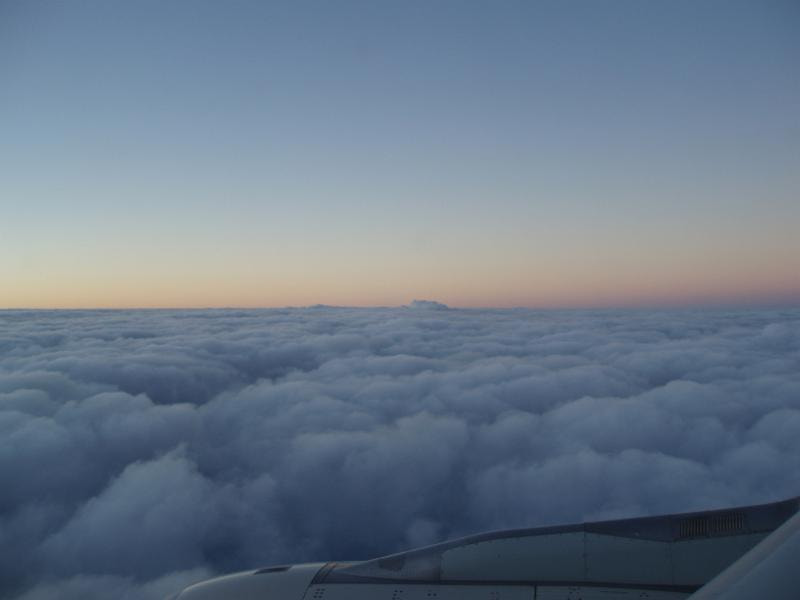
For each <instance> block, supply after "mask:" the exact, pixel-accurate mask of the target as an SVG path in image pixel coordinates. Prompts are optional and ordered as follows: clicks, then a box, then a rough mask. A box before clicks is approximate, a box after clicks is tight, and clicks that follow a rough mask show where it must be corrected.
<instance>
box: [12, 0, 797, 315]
mask: <svg viewBox="0 0 800 600" xmlns="http://www.w3.org/2000/svg"><path fill="white" fill-rule="evenodd" d="M798 27H800V7H798V5H797V4H796V3H794V2H711V1H707V2H658V3H657V2H606V3H598V2H499V3H489V2H424V3H423V2H402V3H401V2H394V3H390V2H341V3H323V2H319V3H306V2H298V3H263V2H188V1H173V2H114V1H112V2H99V1H98V2H91V1H86V2H75V3H59V2H47V1H45V2H2V3H0V82H2V85H0V128H1V129H2V131H3V135H2V136H0V164H2V165H3V177H2V178H0V209H1V210H2V214H3V219H2V220H0V278H2V280H3V281H4V282H5V283H6V284H7V286H6V285H4V286H3V288H2V289H0V306H230V305H241V306H275V305H285V304H313V303H315V302H327V303H342V304H366V305H370V304H402V303H405V302H407V301H408V300H410V299H411V298H413V297H435V298H437V299H440V300H443V301H445V302H448V303H450V304H455V305H464V306H474V305H496V306H508V305H526V306H605V305H648V304H659V305H660V304H693V303H709V302H710V303H734V304H735V303H754V302H764V303H775V302H777V303H785V302H789V303H793V302H797V301H800V276H798V275H797V273H798V272H800V258H798V257H800V242H798V241H797V236H796V230H797V226H798V224H800V202H798V191H800V176H799V175H798V173H800V111H798V107H799V106H800V68H798V66H799V65H798V62H799V59H800V36H799V35H797V33H798Z"/></svg>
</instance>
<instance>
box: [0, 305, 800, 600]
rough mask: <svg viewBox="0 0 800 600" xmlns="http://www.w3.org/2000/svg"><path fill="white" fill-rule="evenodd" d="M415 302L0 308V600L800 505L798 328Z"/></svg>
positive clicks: (140, 592)
mask: <svg viewBox="0 0 800 600" xmlns="http://www.w3.org/2000/svg"><path fill="white" fill-rule="evenodd" d="M414 306H415V308H419V309H420V310H407V309H404V308H398V309H349V308H332V307H313V308H308V309H283V310H264V311H187V312H180V311H120V312H108V311H102V312H92V311H82V312H22V311H6V312H0V349H1V350H0V352H2V353H1V354H0V436H1V438H2V444H0V482H2V494H0V556H2V557H3V559H2V560H0V582H3V583H0V597H2V598H21V599H24V600H39V599H47V598H55V597H59V598H71V597H76V598H77V597H81V598H87V599H91V598H107V597H119V598H126V599H129V600H147V599H150V598H158V597H162V596H164V595H166V594H167V593H168V592H169V591H171V590H170V589H168V588H170V586H172V587H173V588H178V587H181V586H182V585H185V584H186V583H189V582H190V581H192V580H196V579H200V578H202V577H203V576H205V575H208V574H210V573H215V572H225V571H231V570H236V569H240V568H248V567H257V566H261V565H265V564H269V563H283V562H294V561H308V560H327V559H332V560H337V559H339V560H347V559H359V558H368V557H371V556H374V555H378V554H382V553H388V552H392V551H397V550H400V549H402V548H404V547H408V546H413V545H418V544H426V543H430V542H433V541H435V540H438V539H443V538H447V537H452V536H456V535H462V534H466V533H469V532H474V531H480V530H485V529H493V528H498V527H512V526H532V525H537V524H547V523H555V522H565V521H574V520H581V519H589V518H606V517H617V516H629V515H633V514H654V513H658V512H664V511H677V510H684V509H695V508H708V507H712V506H723V505H728V504H736V503H751V502H758V501H768V500H773V499H778V498H781V497H784V496H790V495H796V494H797V493H798V492H799V491H800V443H799V442H798V441H797V440H800V312H798V311H782V312H778V311H773V312H768V311H763V312H757V311H741V312H721V311H720V312H712V311H698V312H691V311H680V312H672V313H670V312H662V313H648V312H643V311H630V312H625V311H617V312H615V311H595V312H576V311H568V312H541V311H526V310H454V309H450V310H438V308H440V307H438V306H433V305H431V306H429V305H428V304H427V303H421V304H420V305H419V306H417V305H414ZM429 309H437V310H429Z"/></svg>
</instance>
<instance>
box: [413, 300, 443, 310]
mask: <svg viewBox="0 0 800 600" xmlns="http://www.w3.org/2000/svg"><path fill="white" fill-rule="evenodd" d="M408 308H415V309H424V310H448V309H449V308H450V307H449V306H447V305H446V304H442V303H441V302H436V301H434V300H412V301H411V303H410V304H409V305H408Z"/></svg>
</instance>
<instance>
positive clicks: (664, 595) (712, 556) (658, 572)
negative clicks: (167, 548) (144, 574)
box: [176, 498, 800, 600]
mask: <svg viewBox="0 0 800 600" xmlns="http://www.w3.org/2000/svg"><path fill="white" fill-rule="evenodd" d="M798 509H800V498H793V499H790V500H786V501H783V502H776V503H772V504H765V505H759V506H747V507H740V508H733V509H727V510H714V511H705V512H697V513H688V514H675V515H664V516H658V517H646V518H638V519H624V520H616V521H603V522H598V523H581V524H576V525H563V526H555V527H540V528H534V529H515V530H510V531H496V532H489V533H483V534H478V535H473V536H469V537H465V538H461V539H457V540H453V541H450V542H444V543H441V544H435V545H433V546H428V547H425V548H420V549H415V550H410V551H407V552H401V553H398V554H393V555H390V556H385V557H382V558H377V559H373V560H368V561H362V562H350V563H336V562H330V563H324V564H322V563H318V564H314V565H296V566H283V567H269V568H266V569H260V570H257V571H248V572H245V573H241V574H238V575H233V576H228V577H225V578H218V579H216V580H211V581H210V582H206V583H200V584H196V585H194V586H190V587H189V588H187V589H186V590H184V591H183V592H182V593H180V594H179V595H178V596H176V598H179V599H180V600H222V599H225V600H384V599H385V600H390V599H391V600H531V599H534V600H600V599H602V600H632V599H634V598H637V599H641V598H648V599H650V600H689V599H690V600H716V599H722V598H724V599H725V600H761V599H762V598H769V599H770V600H788V599H789V598H800V594H798V593H797V592H798V586H797V576H798V573H800V569H798V568H797V567H800V564H798V558H797V557H798V556H800V513H798ZM781 594H782V595H781Z"/></svg>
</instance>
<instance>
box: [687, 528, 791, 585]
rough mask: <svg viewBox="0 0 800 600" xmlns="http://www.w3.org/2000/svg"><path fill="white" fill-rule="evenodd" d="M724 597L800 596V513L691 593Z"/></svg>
mask: <svg viewBox="0 0 800 600" xmlns="http://www.w3.org/2000/svg"><path fill="white" fill-rule="evenodd" d="M723 598H724V599H725V600H751V599H756V598H769V600H797V598H800V512H799V513H797V514H796V515H795V516H793V517H792V518H791V519H789V520H788V521H787V522H786V523H784V524H783V525H781V526H780V527H779V528H778V529H777V530H775V531H774V532H773V533H772V534H770V535H769V537H767V539H765V540H764V541H763V542H761V543H760V544H759V545H758V546H756V547H755V548H753V550H751V551H750V552H748V553H747V554H745V555H744V556H743V557H742V558H740V559H739V560H737V561H736V562H735V563H733V564H732V565H731V566H730V567H728V568H727V569H725V570H724V571H723V572H722V573H720V574H719V575H718V576H717V577H715V578H714V579H713V580H712V581H710V582H709V583H708V584H706V585H704V586H703V587H702V588H701V589H700V590H699V591H698V592H697V593H696V594H694V595H692V596H691V600H721V599H723Z"/></svg>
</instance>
